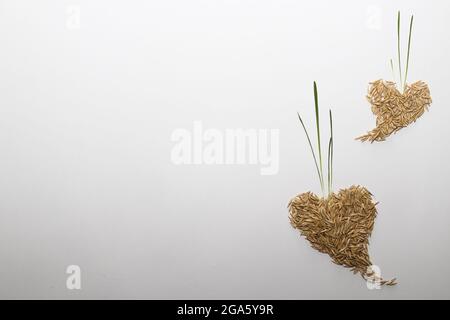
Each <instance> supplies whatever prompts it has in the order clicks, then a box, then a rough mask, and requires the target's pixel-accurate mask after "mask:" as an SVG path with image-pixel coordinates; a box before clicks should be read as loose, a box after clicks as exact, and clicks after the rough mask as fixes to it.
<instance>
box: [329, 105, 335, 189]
mask: <svg viewBox="0 0 450 320" xmlns="http://www.w3.org/2000/svg"><path fill="white" fill-rule="evenodd" d="M329 115H330V141H329V146H328V158H329V162H330V164H329V168H328V175H329V177H330V178H329V180H330V182H329V183H330V187H329V193H331V192H332V191H333V149H334V148H333V147H334V137H333V114H332V113H331V109H330V113H329ZM330 147H331V148H330Z"/></svg>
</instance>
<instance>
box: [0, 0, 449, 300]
mask: <svg viewBox="0 0 450 320" xmlns="http://www.w3.org/2000/svg"><path fill="white" fill-rule="evenodd" d="M73 6H75V7H73ZM73 8H75V11H77V10H78V9H79V11H80V24H79V28H77V26H76V25H75V26H74V25H73V24H72V22H73V20H71V19H73V16H71V14H73ZM398 9H400V10H401V11H402V13H403V24H402V25H403V40H406V39H405V38H406V35H407V29H408V22H407V19H408V17H409V14H411V13H414V14H415V25H414V31H413V39H412V41H413V43H412V54H411V64H410V73H409V79H410V80H412V81H416V80H424V81H426V82H427V83H428V84H429V86H430V88H431V94H432V98H433V101H434V102H433V104H432V106H431V108H430V112H428V113H426V114H425V115H424V116H423V117H422V118H420V119H419V120H418V121H417V123H415V124H413V125H412V126H410V127H408V128H407V129H404V130H402V131H401V132H399V133H398V134H396V135H394V136H392V137H391V138H389V140H388V141H386V142H384V143H378V144H372V145H371V144H362V143H360V142H357V141H354V138H355V137H356V136H358V135H360V134H363V133H364V132H366V131H367V130H369V129H371V128H373V126H374V123H375V119H374V117H373V115H372V114H371V112H370V107H369V105H368V103H367V102H366V100H365V94H366V91H367V86H368V83H369V82H370V81H373V80H376V79H379V78H384V79H389V80H390V79H391V73H390V69H389V65H388V61H389V58H391V57H395V54H396V42H395V41H396V37H395V35H396V12H397V10H398ZM449 9H450V4H449V2H448V1H433V2H430V1H395V2H394V1H387V0H386V1H361V0H354V1H304V2H301V1H294V0H291V1H288V0H283V1H280V0H278V1H267V0H264V1H261V0H259V1H256V0H253V1H249V0H244V1H242V0H240V1H233V0H228V1H225V0H222V1H214V0H209V1H206V0H203V1H201V0H192V1H182V0H168V1H144V0H141V1H138V0H135V1H117V0H115V1H112V0H108V1H107V0H95V1H88V0H79V1H77V0H72V1H59V0H58V1H57V0H41V1H31V0H30V1H24V0H14V1H13V0H1V1H0V152H1V153H0V297H1V298H12V299H15V298H63V299H72V298H73V299H76V298H88V299H90V298H191V299H195V298H210V299H215V298H235V299H239V298H251V299H272V298H273V299H300V298H344V299H347V298H363V299H379V298H387V299H395V298H447V299H448V298H450V286H449V285H450V278H449V277H448V275H447V272H448V268H449V267H448V264H449V262H450V250H449V249H448V245H449V241H450V233H449V232H448V231H449V225H450V212H449V209H450V200H449V190H448V186H449V179H450V173H449V169H448V164H449V162H450V153H449V148H448V147H449V142H448V137H449V135H450V126H449V125H448V121H449V117H450V111H449V110H450V108H449V106H448V101H449V99H450V90H449V88H448V86H449V83H450V73H449V72H448V71H449V69H450V62H449V58H448V57H449V56H450V46H449V40H448V39H450V26H449V19H448V13H449ZM404 44H406V42H404ZM313 80H316V81H317V82H318V86H319V98H320V104H321V107H322V111H323V118H325V115H326V113H325V111H326V110H327V109H328V108H329V107H332V108H333V111H334V115H335V182H336V186H337V187H338V188H345V187H348V186H350V185H352V184H361V185H364V186H366V187H367V188H368V189H369V190H370V191H371V192H372V193H373V194H374V196H375V198H376V200H377V201H379V202H380V203H379V205H378V210H379V215H378V218H377V220H376V224H375V229H374V234H373V236H372V238H371V245H370V253H371V258H372V261H373V262H374V263H375V264H376V265H378V266H380V268H381V270H382V273H383V275H384V276H386V277H387V278H390V277H392V276H396V277H397V278H398V281H399V285H398V286H396V287H393V288H383V289H382V290H368V289H367V287H366V284H365V282H364V281H363V280H362V279H361V277H359V276H355V275H353V274H352V273H351V272H349V271H348V270H346V269H344V268H342V267H338V266H336V265H334V264H333V263H331V262H330V260H329V258H328V257H327V256H325V255H323V254H320V253H318V252H316V251H314V250H313V249H312V248H310V247H309V245H308V243H307V241H306V240H305V239H303V238H301V237H300V236H299V233H298V232H297V231H296V230H294V229H292V227H291V226H290V225H289V220H288V212H287V208H286V205H287V203H288V201H289V199H290V198H292V197H293V196H294V195H296V194H298V193H301V192H305V191H308V190H312V191H314V192H318V191H319V188H318V182H317V178H316V173H315V168H314V165H313V161H312V159H311V156H310V154H309V151H308V146H307V144H306V140H305V138H304V136H303V132H302V129H301V127H300V126H299V123H298V119H297V117H296V112H297V111H299V112H301V113H302V114H303V116H304V118H305V120H306V121H307V123H308V124H309V127H310V128H312V124H313V122H312V121H313V109H312V108H313V94H312V81H313ZM195 120H200V121H202V123H203V124H204V126H205V127H207V128H216V129H218V130H225V129H227V128H254V129H279V130H280V154H279V155H280V168H279V173H278V174H277V175H272V176H262V175H260V174H259V167H258V166H255V165H231V166H230V165H229V166H220V165H212V166H208V165H197V166H188V165H184V166H183V165H182V166H176V165H174V164H172V162H171V160H170V152H171V149H172V147H173V145H174V144H173V142H171V140H170V136H171V133H172V132H173V131H174V130H175V129H177V128H187V129H190V128H192V124H193V121H195ZM324 123H325V122H324ZM71 264H76V265H79V266H80V267H81V270H82V289H81V290H79V291H76V290H73V291H70V290H67V289H66V277H67V274H66V273H65V270H66V268H67V266H68V265H71Z"/></svg>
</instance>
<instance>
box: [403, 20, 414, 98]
mask: <svg viewBox="0 0 450 320" xmlns="http://www.w3.org/2000/svg"><path fill="white" fill-rule="evenodd" d="M413 20H414V16H413V15H412V16H411V21H410V22H409V36H408V53H407V55H406V71H405V79H404V81H405V82H404V84H403V91H404V90H405V89H406V78H407V77H408V68H409V51H410V49H411V33H412V26H413Z"/></svg>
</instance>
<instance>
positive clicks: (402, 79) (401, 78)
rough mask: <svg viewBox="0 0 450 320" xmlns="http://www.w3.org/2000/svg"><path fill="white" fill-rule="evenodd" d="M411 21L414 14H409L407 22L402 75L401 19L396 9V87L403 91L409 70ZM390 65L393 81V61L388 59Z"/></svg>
mask: <svg viewBox="0 0 450 320" xmlns="http://www.w3.org/2000/svg"><path fill="white" fill-rule="evenodd" d="M413 21H414V16H413V15H411V20H410V22H409V35H408V50H407V53H406V67H405V74H404V75H403V72H402V59H401V45H400V43H401V41H400V25H401V23H400V22H401V20H400V11H398V14H397V60H398V62H397V63H398V73H399V83H398V85H397V89H398V90H399V91H400V92H401V93H403V92H404V91H405V89H406V84H407V82H406V81H407V78H408V70H409V56H410V52H411V34H412V27H413ZM390 65H391V70H392V77H393V78H394V82H395V78H396V77H395V72H394V63H393V61H392V59H390Z"/></svg>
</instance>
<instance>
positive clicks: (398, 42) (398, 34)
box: [397, 11, 403, 90]
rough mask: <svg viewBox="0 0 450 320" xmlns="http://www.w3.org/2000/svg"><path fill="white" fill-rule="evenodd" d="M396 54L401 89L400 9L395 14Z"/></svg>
mask: <svg viewBox="0 0 450 320" xmlns="http://www.w3.org/2000/svg"><path fill="white" fill-rule="evenodd" d="M397 55H398V71H399V75H400V88H399V89H400V90H402V88H401V86H402V84H403V80H402V62H401V59H400V56H401V53H400V11H399V12H398V14H397Z"/></svg>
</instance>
